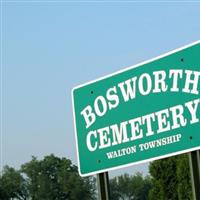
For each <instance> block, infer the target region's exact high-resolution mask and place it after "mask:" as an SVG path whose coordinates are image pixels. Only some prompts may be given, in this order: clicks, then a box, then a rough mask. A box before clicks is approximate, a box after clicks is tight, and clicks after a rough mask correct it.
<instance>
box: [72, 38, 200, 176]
mask: <svg viewBox="0 0 200 200" xmlns="http://www.w3.org/2000/svg"><path fill="white" fill-rule="evenodd" d="M199 43H200V40H197V41H195V42H193V43H190V44H188V45H185V46H183V47H180V48H177V49H175V50H172V51H169V52H167V53H164V54H162V55H160V56H157V57H155V58H152V59H149V60H147V61H144V62H141V63H138V64H136V65H133V66H130V67H126V68H125V69H122V70H119V71H117V72H114V73H111V74H108V75H106V76H103V77H100V78H97V79H95V80H92V81H89V82H86V83H84V84H80V85H78V86H76V87H74V88H72V90H71V97H72V110H73V121H74V131H75V141H76V154H77V160H78V172H79V174H80V176H82V177H86V176H91V175H96V174H99V173H102V172H107V171H111V170H115V169H121V168H125V167H130V166H133V165H138V164H143V163H147V162H150V161H154V160H159V159H163V158H167V157H170V156H175V155H179V154H183V153H188V152H191V151H196V150H199V149H200V146H199V147H195V148H190V149H187V150H183V151H178V152H175V153H170V154H166V155H163V156H158V157H154V158H149V159H145V160H142V161H137V162H133V163H128V164H122V165H120V166H116V167H109V168H106V169H103V170H98V171H94V172H90V173H84V174H82V173H81V170H80V158H79V149H78V138H77V127H76V117H75V107H74V98H73V93H74V90H76V89H78V88H81V87H84V86H86V85H89V84H92V83H95V82H97V81H100V80H103V79H106V78H109V77H112V76H114V75H117V74H120V73H122V72H125V71H128V70H130V69H134V68H136V67H140V66H142V65H145V64H148V63H151V62H153V61H156V60H158V59H161V58H164V57H166V56H169V55H171V54H174V53H176V52H179V51H181V50H183V49H187V48H189V47H192V46H194V45H197V44H199Z"/></svg>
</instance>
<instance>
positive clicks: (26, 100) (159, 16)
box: [0, 0, 200, 176]
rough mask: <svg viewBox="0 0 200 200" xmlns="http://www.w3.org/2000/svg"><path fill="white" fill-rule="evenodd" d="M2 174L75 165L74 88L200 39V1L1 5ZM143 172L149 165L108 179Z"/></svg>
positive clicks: (113, 172) (65, 2)
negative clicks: (48, 164) (50, 159)
mask: <svg viewBox="0 0 200 200" xmlns="http://www.w3.org/2000/svg"><path fill="white" fill-rule="evenodd" d="M1 6H2V7H1V154H0V155H1V166H4V165H9V166H13V167H15V168H19V167H20V165H21V164H23V163H25V162H28V161H30V159H31V156H32V155H33V156H36V157H38V159H42V158H43V156H45V155H49V154H51V153H53V154H55V155H56V156H60V157H66V158H69V159H71V160H72V161H73V163H74V164H77V157H76V146H75V133H74V127H73V114H72V103H71V90H72V88H73V87H74V86H76V85H79V84H82V83H85V82H87V81H90V80H94V79H96V78H99V77H101V76H104V75H107V74H109V73H113V72H116V71H118V70H121V69H124V68H125V67H128V66H131V65H134V64H137V63H139V62H142V61H145V60H147V59H151V58H153V57H156V56H159V55H161V54H163V53H166V52H168V51H171V50H173V49H176V48H179V47H181V46H184V45H186V44H189V43H192V42H194V41H196V40H199V39H200V23H199V20H200V12H199V10H200V1H186V2H183V1H174V2H173V1H140V2H139V1H104V2H103V1H32V2H31V1H17V0H16V1H9V0H7V1H1ZM135 171H140V172H142V173H144V174H147V172H148V164H143V165H137V166H133V167H129V168H125V169H122V170H116V171H112V172H110V174H111V176H114V175H118V174H120V173H124V172H129V173H133V172H135Z"/></svg>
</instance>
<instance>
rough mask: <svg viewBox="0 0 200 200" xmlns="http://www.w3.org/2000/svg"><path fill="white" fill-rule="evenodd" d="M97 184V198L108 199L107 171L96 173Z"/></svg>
mask: <svg viewBox="0 0 200 200" xmlns="http://www.w3.org/2000/svg"><path fill="white" fill-rule="evenodd" d="M97 186H98V197H99V198H98V199H99V200H109V199H110V188H109V177H108V172H104V173H100V174H97Z"/></svg>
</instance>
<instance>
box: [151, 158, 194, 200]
mask: <svg viewBox="0 0 200 200" xmlns="http://www.w3.org/2000/svg"><path fill="white" fill-rule="evenodd" d="M149 171H150V174H151V176H152V178H153V179H152V181H153V187H152V189H151V190H150V193H149V199H150V200H154V199H160V200H168V199H171V200H177V199H179V200H189V199H192V189H191V184H190V172H189V163H188V156H187V155H180V156H175V157H170V158H166V159H162V160H157V161H154V162H152V163H151V164H150V166H149Z"/></svg>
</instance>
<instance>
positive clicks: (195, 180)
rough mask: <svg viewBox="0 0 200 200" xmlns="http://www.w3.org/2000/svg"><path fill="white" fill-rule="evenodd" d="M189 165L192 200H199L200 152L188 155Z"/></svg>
mask: <svg viewBox="0 0 200 200" xmlns="http://www.w3.org/2000/svg"><path fill="white" fill-rule="evenodd" d="M189 163H190V172H191V181H192V192H193V197H194V200H200V151H192V152H191V153H189Z"/></svg>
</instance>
